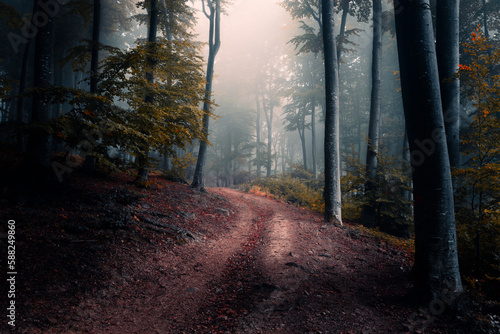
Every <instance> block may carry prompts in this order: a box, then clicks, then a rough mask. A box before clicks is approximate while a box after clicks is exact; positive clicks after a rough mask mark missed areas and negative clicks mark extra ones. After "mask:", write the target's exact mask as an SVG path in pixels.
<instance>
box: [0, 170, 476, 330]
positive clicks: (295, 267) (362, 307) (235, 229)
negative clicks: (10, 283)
mask: <svg viewBox="0 0 500 334" xmlns="http://www.w3.org/2000/svg"><path fill="white" fill-rule="evenodd" d="M151 180H152V184H151V189H149V190H138V189H136V188H134V187H133V186H131V185H127V183H126V181H127V178H126V177H117V178H109V177H95V176H85V175H81V174H80V175H72V176H71V177H70V178H69V180H67V181H64V183H63V184H60V185H57V186H56V187H54V188H53V189H51V191H50V194H47V193H46V192H45V191H44V190H43V189H42V190H40V189H39V190H36V189H35V190H30V192H29V194H27V193H26V191H25V190H26V189H25V190H23V191H21V190H19V189H18V190H17V191H11V190H8V189H5V192H6V193H5V194H4V195H8V196H4V199H2V200H1V202H0V209H1V211H0V217H1V219H2V222H6V221H7V220H9V219H12V220H15V228H16V270H17V276H16V282H15V284H16V297H15V298H14V299H15V303H16V304H15V305H16V318H15V325H16V326H15V329H14V330H13V332H16V333H30V334H36V333H410V332H411V333H413V332H416V333H419V332H425V333H459V332H463V333H471V332H472V329H473V327H472V326H469V325H467V324H468V323H467V322H466V321H465V322H464V318H463V319H462V320H459V319H458V317H457V315H456V312H449V311H448V310H447V309H446V305H445V312H444V313H443V314H441V315H439V316H435V317H426V316H424V317H422V315H423V314H424V313H425V312H424V313H422V312H420V314H419V312H418V311H417V310H418V307H417V306H415V305H413V304H411V303H410V302H409V301H408V298H407V297H406V296H408V294H409V292H410V289H411V285H412V282H411V278H410V276H411V275H410V270H411V266H412V256H411V254H410V253H408V252H407V251H405V250H403V249H398V248H395V247H392V246H390V245H388V244H386V243H382V242H380V241H377V240H375V239H373V238H371V237H369V236H367V235H363V234H362V233H359V232H356V230H355V229H352V228H349V227H335V226H333V225H330V224H325V223H324V221H323V220H322V218H321V217H320V216H319V215H317V214H315V213H312V212H310V211H308V210H305V209H302V208H298V207H295V206H292V205H289V204H286V203H282V202H279V201H275V200H272V199H269V198H266V197H262V196H257V195H252V194H245V193H241V192H239V191H236V190H232V189H227V188H211V189H208V192H207V193H199V192H195V191H193V190H191V189H190V188H189V187H188V186H187V185H183V184H178V183H172V182H170V181H166V180H164V179H162V178H161V177H155V176H153V177H152V179H151ZM0 247H1V249H2V254H6V249H7V231H6V224H4V223H2V227H1V230H0ZM1 261H2V262H1V263H2V269H1V270H2V272H3V273H2V274H1V276H2V280H1V281H2V284H1V287H2V290H1V294H2V298H0V300H1V303H2V304H1V309H2V310H3V312H4V313H6V312H7V311H6V308H7V301H6V298H4V297H5V296H7V285H6V284H5V282H6V279H5V275H6V272H7V270H6V269H5V266H4V265H3V264H4V263H5V259H4V258H2V259H1ZM8 320H9V319H8V318H6V315H2V321H1V323H0V332H1V333H7V332H8V331H9V332H10V331H11V330H12V328H11V326H9V325H8V324H7V321H8ZM460 327H461V328H462V329H461V330H460V329H459V328H460Z"/></svg>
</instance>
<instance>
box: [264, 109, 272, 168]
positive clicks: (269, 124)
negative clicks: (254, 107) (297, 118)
mask: <svg viewBox="0 0 500 334" xmlns="http://www.w3.org/2000/svg"><path fill="white" fill-rule="evenodd" d="M273 114H274V108H273V107H272V106H270V107H269V117H267V161H266V163H267V174H266V175H267V177H270V176H271V165H272V161H271V156H272V154H271V153H272V147H273V146H272V143H273V116H274V115H273ZM266 115H267V112H266Z"/></svg>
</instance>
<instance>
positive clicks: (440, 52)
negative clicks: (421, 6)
mask: <svg viewBox="0 0 500 334" xmlns="http://www.w3.org/2000/svg"><path fill="white" fill-rule="evenodd" d="M459 4H460V1H459V0H440V1H437V17H436V23H437V24H436V52H437V60H438V68H439V82H440V83H441V101H442V104H443V112H444V122H445V123H444V125H445V129H446V142H447V145H448V155H449V158H450V165H451V167H454V168H458V167H460V151H459V144H460V136H459V128H460V82H459V80H458V78H456V77H455V75H454V74H455V73H456V72H457V71H458V64H459V56H460V52H459V46H460V42H459V38H458V32H459V18H458V17H459Z"/></svg>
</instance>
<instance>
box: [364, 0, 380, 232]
mask: <svg viewBox="0 0 500 334" xmlns="http://www.w3.org/2000/svg"><path fill="white" fill-rule="evenodd" d="M381 63H382V1H381V0H373V48H372V91H371V104H370V122H369V124H368V145H367V149H366V180H367V181H366V184H365V192H366V195H367V197H368V198H370V199H373V196H372V194H373V192H374V191H375V189H373V188H374V187H375V183H374V181H375V178H376V177H377V162H378V161H377V156H378V151H379V134H380V91H381ZM375 219H376V217H375V203H374V201H372V203H370V204H369V205H367V206H365V207H364V208H363V217H362V220H363V224H366V225H368V226H370V225H373V223H374V222H375Z"/></svg>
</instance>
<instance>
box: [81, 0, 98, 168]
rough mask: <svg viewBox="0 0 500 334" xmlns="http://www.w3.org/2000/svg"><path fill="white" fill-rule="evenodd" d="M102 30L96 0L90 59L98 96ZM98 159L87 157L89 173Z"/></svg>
mask: <svg viewBox="0 0 500 334" xmlns="http://www.w3.org/2000/svg"><path fill="white" fill-rule="evenodd" d="M100 29H101V0H94V17H93V20H92V54H91V58H90V93H91V94H97V93H98V91H97V82H98V77H97V75H98V66H99V42H100ZM95 165H96V157H95V156H93V155H87V156H86V157H85V162H84V164H83V168H84V169H85V170H87V171H91V172H92V171H95Z"/></svg>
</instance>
